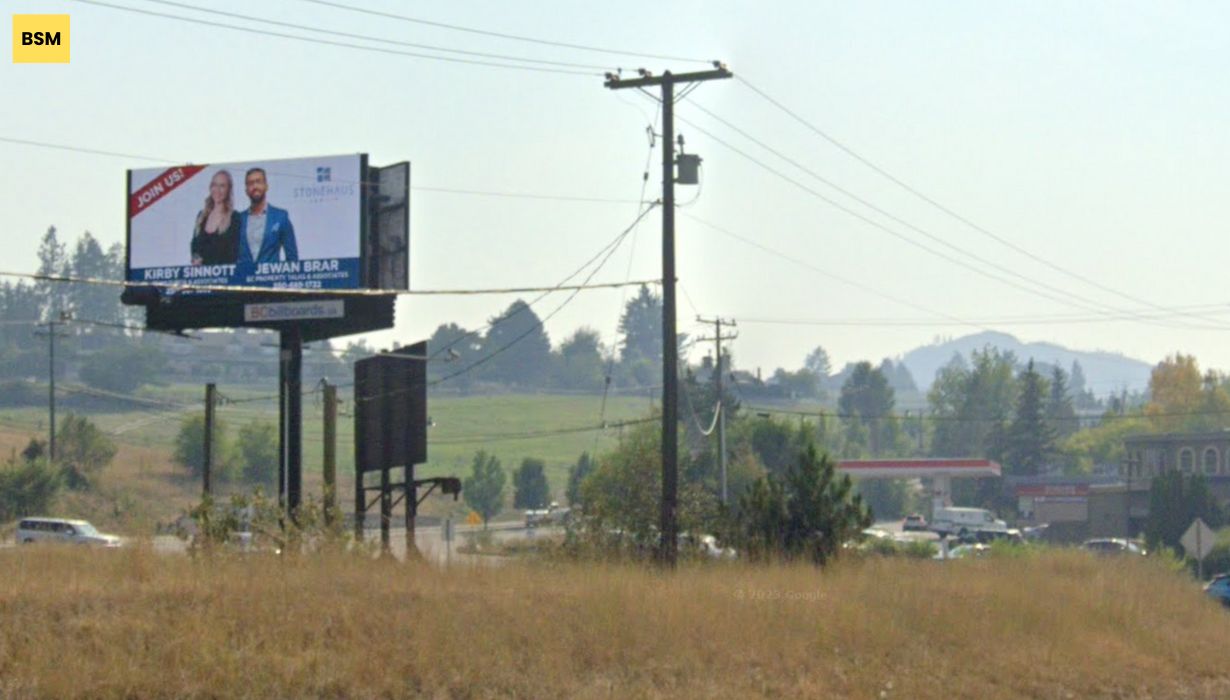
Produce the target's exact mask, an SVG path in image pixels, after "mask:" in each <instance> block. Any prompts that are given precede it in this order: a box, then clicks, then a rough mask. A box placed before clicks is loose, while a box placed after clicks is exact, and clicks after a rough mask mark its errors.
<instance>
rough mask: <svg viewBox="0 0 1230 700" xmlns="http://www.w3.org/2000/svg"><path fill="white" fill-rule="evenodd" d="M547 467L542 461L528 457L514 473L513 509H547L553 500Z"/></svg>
mask: <svg viewBox="0 0 1230 700" xmlns="http://www.w3.org/2000/svg"><path fill="white" fill-rule="evenodd" d="M545 468H546V465H545V464H543V461H542V460H541V459H534V458H533V457H526V458H525V459H523V460H521V466H520V467H519V468H517V470H516V471H514V472H513V508H520V509H534V508H546V507H547V503H548V501H550V500H551V488H550V487H549V486H548V485H547V475H546V473H545V472H544V471H543V470H544V469H545Z"/></svg>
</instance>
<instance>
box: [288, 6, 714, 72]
mask: <svg viewBox="0 0 1230 700" xmlns="http://www.w3.org/2000/svg"><path fill="white" fill-rule="evenodd" d="M300 2H308V3H312V4H313V5H324V6H326V7H333V8H337V9H339V10H345V11H347V12H358V13H361V14H365V15H372V16H375V17H383V18H385V19H395V20H398V21H402V22H411V23H414V24H422V25H426V26H430V27H438V28H440V29H450V30H452V31H457V32H465V33H468V34H478V35H482V36H490V37H495V38H499V39H509V40H511V41H522V42H526V43H531V44H540V45H543V46H554V47H556V48H563V49H575V50H577V51H590V52H594V53H605V54H611V55H616V56H629V57H637V58H652V59H659V60H665V61H683V62H686V63H711V61H709V60H706V59H700V58H685V57H682V56H667V55H662V54H653V53H644V52H639V51H624V50H622V49H608V48H603V47H599V46H589V45H585V44H570V43H567V42H562V41H553V40H550V39H540V38H537V37H529V36H523V35H519V34H508V33H505V32H495V31H490V30H486V29H477V28H475V27H466V26H462V25H459V24H448V23H445V22H435V21H431V20H426V19H420V18H418V17H410V16H407V15H399V14H395V13H392V12H381V11H379V10H371V9H368V8H365V7H355V6H354V5H347V4H345V3H340V2H330V1H329V0H300Z"/></svg>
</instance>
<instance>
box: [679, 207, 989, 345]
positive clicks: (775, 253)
mask: <svg viewBox="0 0 1230 700" xmlns="http://www.w3.org/2000/svg"><path fill="white" fill-rule="evenodd" d="M684 216H686V217H688V218H689V219H692V220H693V221H695V222H697V223H698V224H701V225H703V226H706V227H708V228H710V229H712V230H714V231H716V232H718V233H720V234H722V235H724V236H729V237H730V238H733V239H735V240H737V241H739V242H741V243H744V244H746V245H749V246H751V247H753V248H756V249H758V250H760V251H762V252H765V253H768V254H769V255H772V256H775V257H778V258H781V259H782V260H785V261H787V262H791V263H794V264H795V265H798V266H800V267H804V268H806V269H808V270H811V271H812V272H816V273H818V274H820V275H823V276H825V277H828V278H829V279H832V280H836V281H838V282H841V283H842V284H845V285H849V286H851V287H854V288H855V289H859V290H862V291H864V292H867V293H868V294H873V295H875V296H878V297H880V298H881V299H886V300H888V301H892V302H894V303H897V304H901V305H903V306H908V307H909V308H911V309H914V310H915V311H923V312H925V313H929V314H934V315H937V316H943V317H944V318H948V319H951V320H952V321H955V322H956V324H957V325H962V326H972V327H974V328H978V329H980V330H988V331H989V330H992V329H991V328H987V327H985V326H982V325H980V324H977V323H974V322H972V321H966V320H964V319H961V318H959V317H957V316H953V315H952V314H948V313H944V312H942V311H936V310H934V309H930V308H927V307H926V306H922V305H921V304H917V303H915V302H912V301H910V300H908V299H904V298H901V297H898V296H894V295H892V294H889V293H887V292H882V291H880V290H878V289H875V288H874V287H870V286H868V285H866V284H863V283H862V282H859V281H857V280H853V279H850V278H848V277H846V276H844V275H839V274H837V273H835V272H831V271H829V270H825V269H824V268H821V267H817V266H816V265H814V264H812V263H810V262H807V261H805V260H802V259H800V258H797V257H794V256H792V255H789V254H787V253H783V252H781V251H779V250H776V249H773V248H770V247H768V246H766V245H764V244H763V243H760V242H757V241H754V240H752V239H750V238H746V237H744V236H740V235H739V234H737V233H735V232H733V231H731V230H729V229H726V228H723V227H722V226H718V225H717V224H714V223H711V222H709V221H706V220H704V219H701V218H700V217H698V216H695V215H694V214H690V213H685V214H684Z"/></svg>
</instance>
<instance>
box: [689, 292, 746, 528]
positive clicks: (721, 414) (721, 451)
mask: <svg viewBox="0 0 1230 700" xmlns="http://www.w3.org/2000/svg"><path fill="white" fill-rule="evenodd" d="M696 320H697V322H699V323H706V324H713V325H714V326H715V332H714V334H713V337H712V338H697V339H696V342H698V343H701V342H704V341H706V340H712V341H714V342H715V343H716V344H717V368H716V369H715V370H714V374H713V376H714V377H715V378H716V379H717V401H716V402H715V403H716V405H717V412H718V414H717V434H718V466H719V468H720V469H721V474H722V504H723V505H725V504H726V499H727V488H726V392H725V391H724V389H723V381H722V380H723V370H722V366H723V365H722V341H723V340H734V339H735V338H737V337H739V336H738V335H722V324H723V323H725V324H726V325H728V326H733V325H735V321H734V319H730V320H729V321H723V320H722V317H721V316H718V317H717V318H714V319H713V320H712V321H708V320H706V319H704V318H701V317H700V316H697V317H696Z"/></svg>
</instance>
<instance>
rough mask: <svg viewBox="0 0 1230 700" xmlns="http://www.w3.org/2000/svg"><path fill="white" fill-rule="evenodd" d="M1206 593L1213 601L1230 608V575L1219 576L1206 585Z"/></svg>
mask: <svg viewBox="0 0 1230 700" xmlns="http://www.w3.org/2000/svg"><path fill="white" fill-rule="evenodd" d="M1204 592H1205V594H1206V595H1208V596H1209V597H1210V598H1212V599H1213V600H1216V601H1218V602H1220V603H1221V604H1222V605H1225V606H1226V607H1230V574H1217V575H1216V576H1214V577H1213V580H1211V581H1209V582H1208V583H1206V584H1204Z"/></svg>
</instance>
